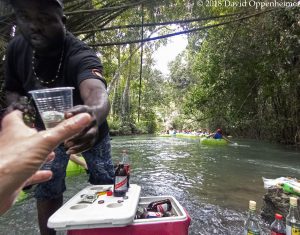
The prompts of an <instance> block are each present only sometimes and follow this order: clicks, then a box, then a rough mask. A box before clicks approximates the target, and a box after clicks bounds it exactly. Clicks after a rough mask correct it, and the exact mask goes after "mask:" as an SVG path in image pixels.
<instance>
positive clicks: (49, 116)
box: [29, 87, 74, 128]
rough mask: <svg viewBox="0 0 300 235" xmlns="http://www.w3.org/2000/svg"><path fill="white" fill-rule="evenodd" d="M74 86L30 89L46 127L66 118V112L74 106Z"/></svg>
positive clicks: (50, 126)
mask: <svg viewBox="0 0 300 235" xmlns="http://www.w3.org/2000/svg"><path fill="white" fill-rule="evenodd" d="M73 89H74V87H57V88H49V89H41V90H34V91H29V93H30V94H31V95H32V97H33V99H34V102H35V104H36V106H37V108H38V111H39V114H40V115H41V118H42V120H43V122H44V125H45V127H46V128H52V127H54V126H56V125H57V124H58V123H60V122H61V121H63V120H64V112H65V111H67V110H68V109H70V108H72V107H73Z"/></svg>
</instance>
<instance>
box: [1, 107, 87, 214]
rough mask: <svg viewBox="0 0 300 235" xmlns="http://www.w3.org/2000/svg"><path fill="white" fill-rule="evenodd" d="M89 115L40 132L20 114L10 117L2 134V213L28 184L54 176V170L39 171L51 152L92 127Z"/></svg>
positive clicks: (7, 118)
mask: <svg viewBox="0 0 300 235" xmlns="http://www.w3.org/2000/svg"><path fill="white" fill-rule="evenodd" d="M91 121H92V118H91V116H90V115H89V114H87V113H82V114H78V115H76V116H74V117H71V118H69V119H67V120H64V121H63V122H62V123H60V124H59V125H57V126H56V127H54V128H50V129H48V130H45V131H41V132H37V131H36V130H34V129H31V128H29V127H27V126H26V125H25V124H24V122H23V120H22V113H21V112H20V111H13V112H11V113H9V114H7V115H6V116H5V117H4V118H3V120H2V130H1V132H0V200H1V204H0V214H2V213H4V212H5V211H6V210H7V209H8V208H9V207H10V206H11V205H12V204H13V201H14V200H15V198H16V196H17V195H18V193H19V191H20V190H21V188H22V187H23V186H25V185H28V184H32V183H38V182H43V181H46V180H49V179H50V178H51V177H52V172H51V171H38V169H39V168H40V166H41V165H42V164H43V163H44V162H45V161H46V160H47V159H48V160H51V159H53V157H54V155H53V152H52V150H53V149H54V148H55V147H56V146H58V145H59V144H60V143H61V142H63V141H64V140H65V139H67V138H70V137H71V136H73V135H75V134H76V133H78V132H80V131H82V129H84V128H86V127H87V126H88V125H90V123H91Z"/></svg>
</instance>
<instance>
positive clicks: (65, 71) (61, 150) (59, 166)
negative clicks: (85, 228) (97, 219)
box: [4, 0, 114, 235]
mask: <svg viewBox="0 0 300 235" xmlns="http://www.w3.org/2000/svg"><path fill="white" fill-rule="evenodd" d="M9 2H10V3H11V5H12V7H13V10H14V12H15V16H16V23H17V32H20V34H18V35H16V36H15V37H14V38H13V39H12V40H11V41H10V43H9V45H8V47H7V53H6V57H5V66H6V67H5V71H6V74H5V82H4V91H5V92H6V100H7V105H8V106H9V109H18V108H17V107H18V105H17V103H18V102H19V99H20V97H22V96H27V97H28V100H30V99H31V97H30V94H29V91H31V90H37V89H44V88H54V87H66V86H67V87H74V88H75V89H74V91H73V103H74V107H73V108H72V109H70V110H68V112H67V113H65V118H70V117H72V116H74V115H76V114H78V113H89V114H90V115H91V116H92V118H93V122H92V123H91V125H89V126H88V127H86V128H85V129H83V130H82V131H81V132H80V133H78V134H76V135H74V136H73V137H72V138H70V139H68V140H67V141H65V142H64V145H60V146H58V147H57V148H56V149H55V154H56V158H55V159H54V160H53V162H52V164H50V170H51V171H52V172H53V177H52V178H51V180H50V181H47V182H45V183H41V184H38V185H37V187H36V188H35V198H36V199H37V211H38V222H39V228H40V233H41V234H42V235H45V234H47V235H49V234H56V233H55V230H53V229H50V228H48V227H47V221H48V218H49V217H50V216H51V215H52V214H53V213H54V212H55V211H56V210H57V209H58V208H60V207H61V206H62V204H63V192H64V191H65V190H66V185H65V176H66V167H67V163H68V161H69V155H70V154H76V153H82V155H83V157H84V158H85V160H86V163H87V166H88V169H89V173H90V174H89V182H90V183H91V184H113V177H114V168H113V163H112V159H111V144H110V136H109V128H108V124H107V121H106V118H107V116H108V113H109V110H110V104H109V99H108V93H107V91H106V85H107V84H106V81H105V79H104V78H103V77H102V64H101V61H100V60H99V58H98V57H97V56H96V54H95V52H93V51H92V50H91V49H90V48H89V47H88V46H87V45H86V44H84V43H83V42H81V41H80V40H79V39H77V38H75V37H74V36H73V35H72V34H71V33H70V32H68V31H67V30H66V28H65V23H66V17H65V15H64V13H63V3H62V1H61V0H10V1H9ZM36 113H37V118H36V122H35V128H37V129H38V130H42V129H44V125H43V123H42V121H41V118H40V117H39V115H38V112H36ZM46 165H49V164H45V166H44V167H46Z"/></svg>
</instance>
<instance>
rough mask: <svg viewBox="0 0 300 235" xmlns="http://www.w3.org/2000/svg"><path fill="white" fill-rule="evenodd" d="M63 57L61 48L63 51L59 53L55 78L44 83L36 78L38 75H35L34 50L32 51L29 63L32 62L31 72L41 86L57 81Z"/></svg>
mask: <svg viewBox="0 0 300 235" xmlns="http://www.w3.org/2000/svg"><path fill="white" fill-rule="evenodd" d="M63 57H64V47H63V49H62V51H61V56H60V59H59V64H58V68H57V71H56V75H55V77H54V78H53V79H51V80H50V81H44V80H42V79H41V78H40V77H38V75H37V73H36V71H35V50H33V51H32V59H31V62H32V71H33V74H34V76H35V78H36V80H38V81H39V82H40V83H41V84H42V85H49V84H52V83H53V82H55V81H56V80H57V79H58V77H59V73H60V69H61V65H62V61H63Z"/></svg>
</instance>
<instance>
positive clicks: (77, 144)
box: [65, 105, 98, 154]
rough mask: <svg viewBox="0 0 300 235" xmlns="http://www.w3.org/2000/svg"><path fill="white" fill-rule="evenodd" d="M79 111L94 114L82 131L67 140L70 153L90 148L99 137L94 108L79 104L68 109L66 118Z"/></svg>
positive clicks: (66, 143)
mask: <svg viewBox="0 0 300 235" xmlns="http://www.w3.org/2000/svg"><path fill="white" fill-rule="evenodd" d="M79 113H89V114H90V115H91V116H92V122H91V123H90V125H88V126H87V127H86V128H84V129H83V130H82V131H81V132H79V133H77V134H76V135H74V136H72V138H70V139H68V140H66V141H65V147H66V148H67V149H68V151H67V153H68V154H76V153H81V152H83V151H86V150H88V149H90V148H91V147H93V145H94V144H95V142H96V140H97V137H98V123H97V121H96V117H95V114H94V112H93V108H91V107H89V106H86V105H77V106H75V107H73V108H72V109H70V110H68V112H67V114H66V118H70V117H72V116H73V115H76V114H79Z"/></svg>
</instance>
